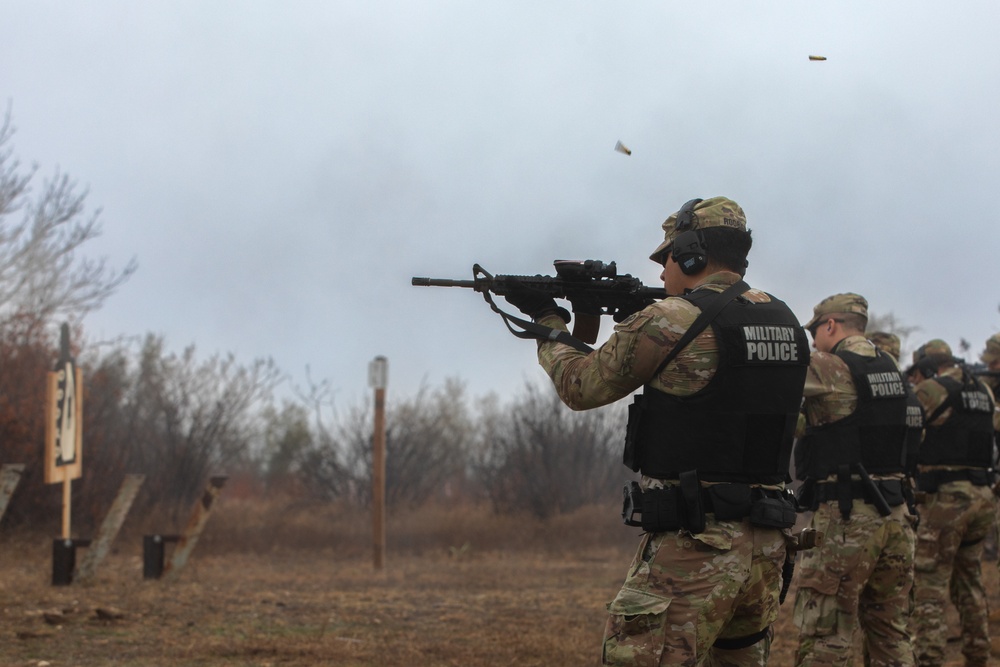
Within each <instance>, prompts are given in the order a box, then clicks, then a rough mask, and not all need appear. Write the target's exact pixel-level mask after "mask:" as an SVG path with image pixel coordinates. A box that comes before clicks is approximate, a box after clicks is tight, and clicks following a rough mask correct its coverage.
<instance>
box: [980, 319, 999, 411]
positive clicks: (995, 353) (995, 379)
mask: <svg viewBox="0 0 1000 667" xmlns="http://www.w3.org/2000/svg"><path fill="white" fill-rule="evenodd" d="M979 359H980V360H981V361H982V362H983V363H984V364H986V367H987V372H986V373H984V374H982V375H980V376H979V379H980V380H982V381H983V382H985V383H986V384H987V385H989V388H990V389H991V390H992V391H993V395H994V396H996V394H997V390H998V389H1000V333H997V334H993V335H992V336H990V337H989V338H987V339H986V349H985V350H983V353H982V354H980V355H979Z"/></svg>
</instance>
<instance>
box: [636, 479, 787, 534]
mask: <svg viewBox="0 0 1000 667" xmlns="http://www.w3.org/2000/svg"><path fill="white" fill-rule="evenodd" d="M708 514H711V515H713V516H714V517H715V520H716V521H742V520H743V519H747V518H749V520H750V523H751V525H754V526H757V527H760V528H779V529H782V528H791V527H792V526H793V525H794V524H795V516H796V512H795V501H794V499H793V498H792V496H791V494H789V493H787V492H784V491H772V490H765V489H760V488H754V487H751V486H750V485H749V484H713V485H711V486H707V487H703V486H700V484H699V486H698V487H697V488H695V489H691V488H690V486H689V485H688V488H685V484H684V482H683V481H682V482H681V484H680V485H678V486H668V487H665V488H662V489H649V490H646V491H643V490H642V488H641V487H640V486H639V483H638V482H629V483H628V484H626V485H625V489H624V503H623V505H622V519H623V520H624V522H625V524H626V525H629V526H640V527H642V529H643V530H644V531H646V532H648V533H661V532H673V531H676V530H681V529H684V530H687V531H689V532H691V533H695V534H697V533H700V532H703V531H704V530H705V518H706V515H708ZM636 515H639V517H638V518H637V517H636Z"/></svg>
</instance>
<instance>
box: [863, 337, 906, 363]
mask: <svg viewBox="0 0 1000 667" xmlns="http://www.w3.org/2000/svg"><path fill="white" fill-rule="evenodd" d="M865 335H866V336H868V340H870V341H871V342H872V343H874V344H875V347H877V348H878V349H880V350H882V351H883V352H885V353H886V354H888V355H889V356H890V357H892V358H893V359H894V360H895V361H896V363H897V364H898V363H899V336H897V335H896V334H894V333H888V332H885V331H870V332H868V333H867V334H865Z"/></svg>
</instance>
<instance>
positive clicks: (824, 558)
mask: <svg viewBox="0 0 1000 667" xmlns="http://www.w3.org/2000/svg"><path fill="white" fill-rule="evenodd" d="M867 316H868V303H867V301H866V300H865V299H864V298H863V297H862V296H860V295H857V294H850V293H847V294H838V295H834V296H832V297H829V298H828V299H825V300H824V301H822V302H821V303H820V304H818V305H817V306H816V308H815V310H814V316H813V318H812V319H811V320H810V321H809V322H808V323H807V324H806V328H807V329H809V331H810V333H811V334H812V336H813V340H814V345H815V347H816V350H817V351H816V353H814V354H813V355H812V359H811V361H810V367H809V371H808V374H807V376H806V385H805V390H804V394H805V399H804V402H803V409H804V417H805V429H804V432H803V433H800V435H801V438H800V439H799V444H798V445H797V447H796V457H795V471H796V476H797V477H799V478H801V479H803V480H805V481H804V483H803V485H802V488H800V490H799V500H800V504H801V505H804V507H805V509H809V510H812V511H813V515H812V520H811V527H812V528H814V529H816V530H820V531H823V532H824V534H825V538H826V539H825V541H824V543H823V545H822V546H821V547H820V548H818V549H814V550H811V551H805V552H803V553H802V554H801V556H800V561H799V568H800V572H799V577H800V578H799V590H798V593H797V596H796V601H795V610H794V618H795V622H796V625H797V626H798V628H799V631H800V641H799V652H798V658H797V661H798V664H810V665H833V664H839V663H840V662H842V661H843V659H844V656H846V655H849V654H850V651H851V648H852V645H853V636H854V635H855V632H856V629H857V628H860V630H861V632H862V634H863V646H864V652H865V660H866V664H874V665H909V664H917V665H927V666H930V665H935V666H937V665H942V664H943V663H944V659H945V647H946V642H947V635H948V632H947V624H946V620H945V611H946V606H947V604H948V602H949V600H950V601H951V602H952V603H954V605H955V607H956V608H957V610H958V614H959V618H960V625H961V642H962V648H961V650H962V653H963V655H964V657H965V664H966V665H973V666H985V665H987V664H988V662H989V658H990V638H989V627H988V611H987V605H986V591H985V589H984V586H983V581H982V574H981V561H982V557H983V549H984V543H985V539H986V537H987V536H988V535H989V534H990V533H991V531H993V530H994V529H995V526H996V519H997V516H996V505H995V498H994V494H993V489H992V482H993V481H994V480H993V473H992V471H993V468H994V464H995V447H994V432H995V430H997V429H1000V413H998V412H996V410H995V408H994V406H995V402H994V397H993V393H992V390H993V388H994V386H993V385H995V381H996V379H995V378H996V374H995V372H996V371H997V370H1000V335H995V336H993V337H991V338H990V339H989V340H988V341H987V343H986V346H985V351H984V352H983V353H982V361H983V363H984V364H985V366H986V368H987V369H988V370H987V371H986V372H985V373H982V374H980V375H978V376H977V374H975V373H973V372H972V370H971V369H970V368H969V367H968V366H966V365H965V364H964V363H963V362H962V360H960V359H957V358H955V357H954V355H953V354H952V350H951V348H950V347H949V346H948V344H947V343H946V342H945V341H943V340H940V339H934V340H931V341H929V342H927V343H925V344H924V345H921V346H920V347H919V348H918V349H917V351H916V352H914V354H913V360H912V364H910V365H909V366H908V367H907V368H905V376H906V379H907V383H906V384H905V385H903V386H902V387H899V388H898V389H900V391H894V389H896V387H894V386H889V385H890V384H892V385H894V384H895V381H894V380H893V379H892V378H894V377H900V376H901V375H903V374H904V373H900V372H898V369H899V366H898V357H899V339H898V337H896V336H894V335H892V334H886V333H881V332H874V333H870V334H867V335H866V334H865V327H866V324H867ZM852 402H853V403H854V404H853V405H851V403H852ZM901 414H905V415H906V420H905V426H906V431H907V435H906V437H905V438H903V439H902V440H901V439H900V437H899V430H900V415H901ZM852 420H857V421H858V422H859V424H860V426H861V428H860V429H859V433H860V436H861V437H860V439H857V440H853V441H852V440H851V439H849V438H844V437H842V433H840V432H841V431H842V430H843V429H851V428H855V427H856V426H855V425H852V424H851V421H852ZM828 441H829V442H831V443H833V446H836V447H841V446H843V445H844V444H845V443H847V442H856V443H857V444H859V445H860V448H859V449H857V450H855V451H853V452H850V453H847V455H846V456H845V455H844V454H845V452H842V451H841V452H837V453H836V454H835V455H834V454H832V452H831V448H830V447H828V446H827V442H828ZM901 443H902V444H901ZM824 455H825V458H824ZM847 461H849V463H845V462H847ZM833 501H835V502H833ZM911 656H913V657H912V658H911Z"/></svg>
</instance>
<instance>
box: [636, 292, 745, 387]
mask: <svg viewBox="0 0 1000 667" xmlns="http://www.w3.org/2000/svg"><path fill="white" fill-rule="evenodd" d="M748 289H750V286H749V285H747V284H746V283H745V282H744V281H742V280H740V281H739V282H737V283H734V284H732V285H730V286H729V287H727V288H726V289H725V291H723V292H720V293H719V296H718V297H717V298H715V299H713V300H712V302H711V303H710V304H708V306H707V307H706V308H705V310H703V311H701V313H699V314H698V317H697V318H696V319H695V321H694V322H692V323H691V326H690V327H688V330H687V331H685V332H684V335H683V336H681V339H680V340H679V341H677V344H676V345H674V347H673V349H671V350H670V352H669V353H668V354H667V356H666V358H665V359H664V360H663V361H661V362H660V365H659V366H657V367H656V371H655V372H654V373H653V377H654V378H655V377H656V376H658V375H659V374H660V373H662V372H663V369H664V368H666V366H667V364H669V363H670V362H671V361H673V360H674V358H675V357H676V356H677V355H678V354H680V353H681V350H683V349H684V348H685V347H687V345H688V343H690V342H691V341H692V340H694V337H695V336H697V335H698V334H700V333H701V332H702V331H704V330H705V328H706V327H707V326H708V325H709V324H711V323H712V320H714V319H715V316H716V315H718V314H719V313H720V312H722V309H723V308H725V307H726V305H727V304H728V303H729V302H730V301H732V300H733V299H735V298H736V297H738V296H739V295H740V294H743V292H746V291H747V290H748Z"/></svg>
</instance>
